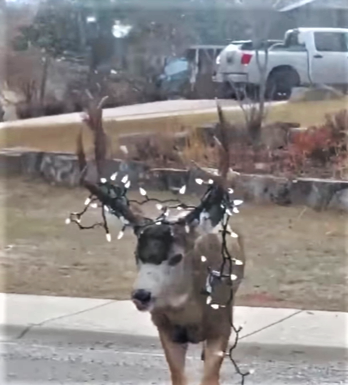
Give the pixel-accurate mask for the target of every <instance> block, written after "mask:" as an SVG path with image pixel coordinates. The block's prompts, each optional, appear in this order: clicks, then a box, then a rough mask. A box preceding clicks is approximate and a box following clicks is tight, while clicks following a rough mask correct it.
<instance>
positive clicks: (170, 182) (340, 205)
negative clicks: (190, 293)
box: [0, 148, 348, 211]
mask: <svg viewBox="0 0 348 385" xmlns="http://www.w3.org/2000/svg"><path fill="white" fill-rule="evenodd" d="M115 171H119V172H120V174H128V175H129V178H130V180H131V181H132V185H133V187H134V188H135V186H139V185H142V186H144V187H146V188H148V189H156V190H174V191H175V190H178V189H179V188H180V187H181V186H183V185H184V184H186V185H187V191H188V193H193V194H202V193H203V192H204V189H205V188H204V186H199V185H197V184H196V183H195V179H196V178H198V177H202V176H203V175H202V172H201V171H199V170H196V169H191V170H179V169H170V170H161V169H154V170H150V169H149V167H147V166H146V165H144V164H142V163H138V162H127V161H121V160H117V159H115V160H110V161H108V162H107V164H106V167H105V173H106V174H105V175H104V176H105V177H108V176H110V175H111V174H113V173H114V172H115ZM0 175H2V176H4V175H7V176H27V177H31V178H42V179H44V180H46V181H48V182H49V183H52V184H60V185H67V186H71V187H74V186H77V185H78V184H79V169H78V164H77V158H76V156H75V155H73V154H66V153H45V152H40V151H34V150H32V149H25V148H13V149H4V150H1V151H0ZM95 175H96V172H95V166H94V163H93V162H89V166H88V174H87V178H88V179H94V178H95ZM232 187H234V189H235V192H236V196H238V197H239V198H241V199H244V200H245V201H252V202H257V203H275V204H279V205H292V204H295V205H306V206H309V207H312V208H314V209H316V210H324V209H338V210H344V211H348V181H341V180H327V179H314V178H298V179H296V180H289V179H286V178H281V177H274V176H271V175H247V174H241V175H239V176H238V177H237V178H236V180H235V181H234V183H233V186H232Z"/></svg>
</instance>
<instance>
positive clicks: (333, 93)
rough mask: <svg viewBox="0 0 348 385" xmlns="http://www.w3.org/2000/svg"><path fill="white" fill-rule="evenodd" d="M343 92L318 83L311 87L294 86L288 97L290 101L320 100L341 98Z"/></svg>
mask: <svg viewBox="0 0 348 385" xmlns="http://www.w3.org/2000/svg"><path fill="white" fill-rule="evenodd" d="M343 98H344V94H343V93H342V92H341V91H339V90H337V89H335V88H332V87H329V86H325V85H320V86H315V87H312V88H306V87H295V88H293V89H292V93H291V96H290V99H289V102H290V103H299V102H316V101H322V100H338V99H343Z"/></svg>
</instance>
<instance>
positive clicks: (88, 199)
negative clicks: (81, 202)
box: [85, 198, 91, 206]
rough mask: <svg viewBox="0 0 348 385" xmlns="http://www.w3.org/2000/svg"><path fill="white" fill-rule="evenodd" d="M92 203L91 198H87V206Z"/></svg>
mask: <svg viewBox="0 0 348 385" xmlns="http://www.w3.org/2000/svg"><path fill="white" fill-rule="evenodd" d="M90 203H91V198H87V199H86V200H85V206H88V205H89V204H90Z"/></svg>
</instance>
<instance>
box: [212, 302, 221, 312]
mask: <svg viewBox="0 0 348 385" xmlns="http://www.w3.org/2000/svg"><path fill="white" fill-rule="evenodd" d="M210 306H211V307H212V308H213V309H214V310H217V309H218V308H219V307H220V305H218V304H217V303H213V304H212V305H210Z"/></svg>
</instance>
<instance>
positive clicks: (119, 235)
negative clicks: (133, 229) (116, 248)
mask: <svg viewBox="0 0 348 385" xmlns="http://www.w3.org/2000/svg"><path fill="white" fill-rule="evenodd" d="M123 236H124V232H123V231H120V232H119V233H118V236H117V239H118V240H120V239H121V238H122V237H123Z"/></svg>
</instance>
